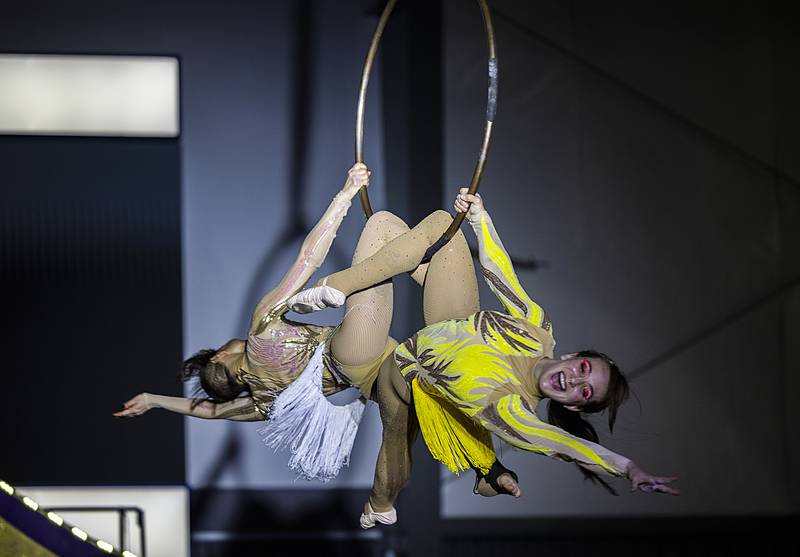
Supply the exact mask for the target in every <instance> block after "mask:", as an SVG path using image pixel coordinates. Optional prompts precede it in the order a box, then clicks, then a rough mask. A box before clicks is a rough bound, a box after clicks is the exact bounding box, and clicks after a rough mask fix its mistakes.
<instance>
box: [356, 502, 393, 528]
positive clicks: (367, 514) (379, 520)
mask: <svg viewBox="0 0 800 557" xmlns="http://www.w3.org/2000/svg"><path fill="white" fill-rule="evenodd" d="M360 522H361V528H363V529H364V530H369V529H370V528H372V527H373V526H375V525H376V524H394V523H395V522H397V511H396V510H395V508H394V507H392V510H390V511H386V512H382V513H379V512H375V511H374V510H372V505H370V504H369V501H367V502H366V503H365V504H364V512H363V513H361V520H360Z"/></svg>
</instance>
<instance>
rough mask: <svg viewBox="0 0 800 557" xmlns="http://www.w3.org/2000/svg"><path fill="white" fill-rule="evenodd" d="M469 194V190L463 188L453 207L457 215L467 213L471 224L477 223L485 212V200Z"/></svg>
mask: <svg viewBox="0 0 800 557" xmlns="http://www.w3.org/2000/svg"><path fill="white" fill-rule="evenodd" d="M467 192H469V189H468V188H461V189H460V190H459V191H458V195H457V196H456V200H455V202H454V203H453V207H454V208H455V210H456V212H457V213H467V220H468V221H469V222H476V221H478V220H479V219H480V216H481V214H482V213H483V212H484V210H485V209H484V208H483V199H481V196H480V194H477V193H476V194H475V195H473V194H471V193H467ZM467 211H469V212H467Z"/></svg>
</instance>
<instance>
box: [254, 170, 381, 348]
mask: <svg viewBox="0 0 800 557" xmlns="http://www.w3.org/2000/svg"><path fill="white" fill-rule="evenodd" d="M369 175H370V172H369V170H367V167H366V166H365V165H364V164H362V163H357V164H355V165H353V167H352V168H350V170H349V171H348V173H347V180H346V181H345V183H344V186H342V190H341V191H340V192H339V193H337V194H336V195H335V196H334V198H333V200H332V201H331V203H330V205H328V208H327V210H326V211H325V213H324V214H323V215H322V217H320V219H319V221H318V222H317V224H316V225H315V226H314V228H312V229H311V232H309V233H308V235H307V236H306V238H305V240H303V245H302V246H301V247H300V253H298V254H297V258H296V259H295V260H294V263H292V266H291V267H290V268H289V271H288V272H287V273H286V275H284V277H283V279H282V280H281V282H280V283H279V284H278V286H277V287H275V288H274V289H273V290H271V291H270V292H269V293H268V294H266V295H265V296H264V297H263V298H261V301H259V303H258V305H257V306H256V309H255V311H254V312H253V319H252V322H251V325H250V332H251V333H252V332H254V331H256V330H257V329H258V327H259V326H260V325H261V322H262V320H263V319H264V318H265V317H266V316H267V315H268V314H269V313H270V312H271V311H273V310H279V311H282V312H286V311H287V308H285V307H279V306H280V304H281V302H283V301H284V300H286V298H288V297H289V296H291V295H292V294H295V293H297V292H298V291H300V290H301V289H302V288H303V286H305V284H306V282H308V279H309V278H311V275H313V274H314V273H315V272H316V270H317V269H319V267H320V265H322V262H323V261H325V257H326V256H327V255H328V250H330V248H331V244H332V243H333V239H334V238H335V237H336V232H337V231H338V230H339V225H341V224H342V220H343V219H344V217H345V215H346V214H347V210H348V209H349V208H350V200H351V199H352V198H353V196H355V195H356V194H357V193H358V190H360V189H361V188H362V187H366V186H368V185H369Z"/></svg>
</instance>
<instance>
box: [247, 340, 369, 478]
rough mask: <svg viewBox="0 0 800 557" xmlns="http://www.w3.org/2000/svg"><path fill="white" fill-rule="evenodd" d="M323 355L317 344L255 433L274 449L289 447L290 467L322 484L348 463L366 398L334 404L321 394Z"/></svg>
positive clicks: (321, 347)
mask: <svg viewBox="0 0 800 557" xmlns="http://www.w3.org/2000/svg"><path fill="white" fill-rule="evenodd" d="M324 353H325V343H324V342H321V343H320V344H319V346H318V347H317V349H316V351H315V352H314V355H313V356H312V357H311V360H309V362H308V365H307V366H306V368H305V369H304V370H303V372H302V373H301V374H300V377H298V378H297V379H296V380H295V381H294V383H292V384H291V385H289V387H287V388H286V389H285V390H284V391H283V392H282V393H281V394H280V395H278V397H277V398H276V399H275V400H274V401H273V403H272V407H271V408H270V411H269V416H268V417H267V425H266V426H264V427H263V428H261V429H259V430H258V432H259V433H260V434H261V436H262V438H263V439H264V443H265V444H266V445H267V446H268V447H272V448H273V449H275V450H276V451H277V450H279V449H283V448H287V447H288V449H289V452H290V453H291V455H292V456H291V458H290V459H289V467H290V468H291V469H292V470H294V471H295V472H297V473H298V474H300V475H301V476H302V477H304V478H306V479H309V480H314V479H316V480H321V481H323V482H327V481H330V480H331V479H333V478H335V477H336V476H337V475H338V474H339V470H341V469H342V467H344V466H347V464H348V463H349V462H350V451H351V450H352V448H353V441H354V440H355V438H356V433H357V432H358V425H359V423H360V422H361V417H362V416H363V414H364V407H365V406H366V401H365V400H364V399H363V398H362V397H359V398H358V399H356V400H354V401H353V402H351V403H349V404H346V405H344V406H337V405H335V404H332V403H330V402H329V401H328V399H327V398H325V395H323V394H322V374H323V372H324V370H325V365H324V363H323V355H324Z"/></svg>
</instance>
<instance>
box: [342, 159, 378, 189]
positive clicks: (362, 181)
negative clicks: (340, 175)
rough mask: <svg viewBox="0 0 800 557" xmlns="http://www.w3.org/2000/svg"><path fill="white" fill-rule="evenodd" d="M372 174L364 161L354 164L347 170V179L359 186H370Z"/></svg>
mask: <svg viewBox="0 0 800 557" xmlns="http://www.w3.org/2000/svg"><path fill="white" fill-rule="evenodd" d="M371 175H372V172H370V171H369V170H368V169H367V165H365V164H364V163H360V162H359V163H356V164H354V165H353V166H352V167H351V168H350V170H349V171H348V172H347V180H348V182H350V183H352V184H353V185H355V186H358V187H359V188H363V187H366V186H369V177H370V176H371Z"/></svg>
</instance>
